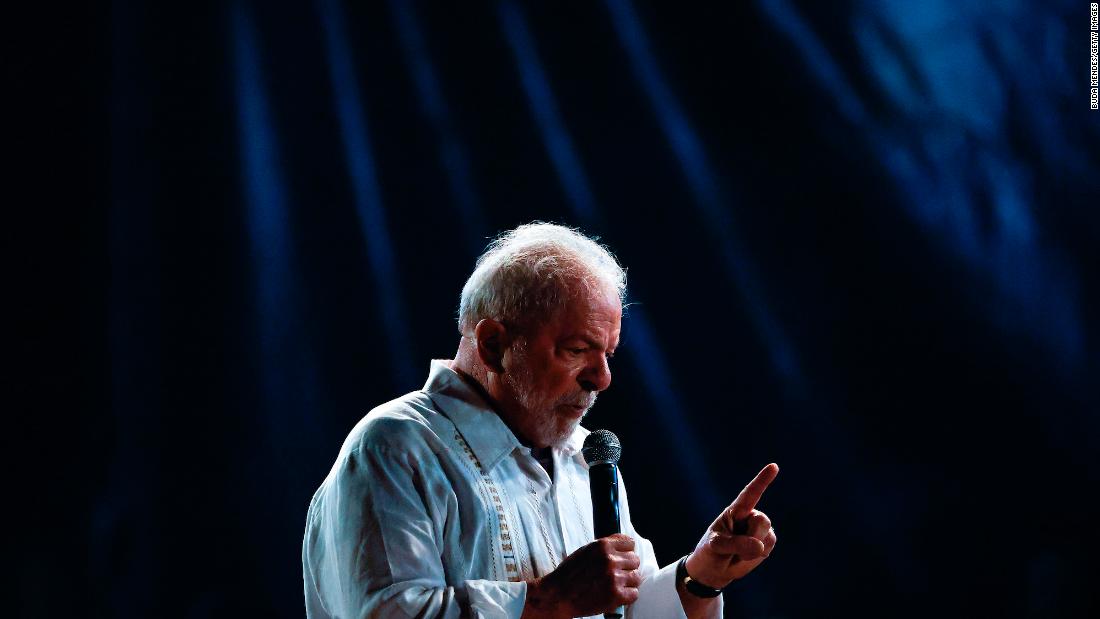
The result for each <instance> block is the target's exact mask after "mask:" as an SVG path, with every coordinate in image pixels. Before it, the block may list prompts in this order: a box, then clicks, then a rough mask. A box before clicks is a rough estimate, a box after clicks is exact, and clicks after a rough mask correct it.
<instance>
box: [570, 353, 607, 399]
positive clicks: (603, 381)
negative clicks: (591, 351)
mask: <svg viewBox="0 0 1100 619" xmlns="http://www.w3.org/2000/svg"><path fill="white" fill-rule="evenodd" d="M599 359H600V360H599V361H598V362H596V363H592V364H590V365H589V366H588V367H586V368H585V369H584V371H583V372H581V375H580V376H578V377H577V382H578V383H580V386H581V389H584V390H585V391H603V390H604V389H607V388H608V387H610V386H611V368H610V367H609V366H608V365H607V357H605V356H603V355H600V357H599Z"/></svg>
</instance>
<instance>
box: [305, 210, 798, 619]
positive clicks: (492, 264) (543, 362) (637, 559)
mask: <svg viewBox="0 0 1100 619" xmlns="http://www.w3.org/2000/svg"><path fill="white" fill-rule="evenodd" d="M625 289H626V277H625V273H624V272H623V269H622V268H621V267H620V266H619V264H618V262H617V261H616V260H615V258H614V257H613V256H612V255H611V254H610V253H608V251H607V250H606V249H604V248H603V247H602V246H600V245H598V244H597V243H595V242H594V241H592V240H590V239H588V238H586V237H585V236H583V235H581V234H579V233H578V232H576V231H573V230H570V229H568V228H565V227H562V226H557V225H552V224H543V223H535V224H530V225H525V226H520V227H519V228H517V229H515V230H512V231H510V232H508V233H506V234H504V235H502V236H501V237H500V238H498V239H497V240H496V241H494V242H493V243H492V244H491V245H490V247H489V249H488V250H487V251H486V252H485V254H483V255H482V256H481V258H480V259H479V260H478V262H477V267H476V269H475V270H474V273H473V275H471V276H470V279H469V280H468V281H467V282H466V285H465V287H464V288H463V289H462V300H461V304H460V308H459V331H460V333H461V336H462V338H461V340H460V342H459V346H458V352H457V353H456V354H455V358H454V360H453V361H433V362H432V365H431V372H430V374H429V376H428V382H427V384H425V385H424V388H423V389H421V390H420V391H414V392H412V393H410V394H408V395H406V396H404V397H401V398H398V399H396V400H393V401H392V402H388V403H386V404H383V405H382V406H379V407H378V408H375V409H374V410H372V411H371V412H370V413H369V414H368V415H367V416H366V417H365V418H363V420H362V421H361V422H360V423H359V424H358V425H356V427H355V429H353V430H352V432H351V434H350V435H349V436H348V438H347V440H346V441H345V442H344V445H343V447H342V448H341V450H340V455H339V456H338V457H337V459H336V463H335V465H333V467H332V470H331V471H330V472H329V475H328V477H327V478H326V479H325V481H324V483H322V484H321V487H320V488H319V489H318V490H317V493H316V494H315V495H314V497H313V501H312V502H311V504H310V507H309V514H308V517H307V522H306V533H305V541H304V543H303V552H302V555H303V556H302V561H303V569H304V580H305V596H306V611H307V615H308V616H310V617H344V618H353V617H355V618H357V617H547V618H559V617H562V618H564V617H580V616H594V615H599V614H601V613H604V612H610V611H613V610H614V609H615V608H616V607H618V606H620V605H627V611H626V615H627V617H628V618H631V619H640V618H642V617H655V618H656V617H660V618H662V619H663V618H667V617H685V616H686V617H720V616H721V614H722V598H721V596H720V595H719V593H720V590H721V588H722V587H725V586H726V585H727V584H729V583H730V582H731V581H733V580H736V579H738V578H741V577H742V576H744V575H745V574H747V573H748V572H750V571H752V570H753V569H754V568H755V567H756V566H757V565H759V564H760V562H761V561H763V560H764V559H765V558H766V557H767V556H768V555H769V554H770V553H771V551H772V548H773V547H774V546H775V532H774V530H773V529H772V527H771V522H770V521H769V520H768V517H767V516H766V515H764V514H763V513H762V512H760V511H757V510H756V509H755V507H756V503H757V501H758V500H759V499H760V495H761V494H762V493H763V491H764V489H765V488H766V487H767V486H768V484H769V483H771V481H772V480H773V479H775V476H776V474H777V473H778V471H779V468H778V467H777V466H776V465H774V464H769V465H768V466H767V467H765V468H764V470H762V471H761V472H760V474H759V475H757V477H756V479H754V480H753V481H752V482H750V483H749V485H748V486H746V487H745V489H744V490H743V491H742V492H741V494H740V495H739V496H738V497H737V499H736V500H734V502H733V503H732V504H731V505H730V506H729V507H728V508H726V510H724V511H723V512H722V514H720V515H719V516H718V518H717V519H716V520H715V521H714V523H713V524H712V525H711V526H710V528H709V529H708V530H707V531H706V533H705V534H704V535H703V537H702V539H701V540H700V542H699V544H698V545H697V546H696V548H695V549H694V550H693V551H692V552H691V554H689V555H688V556H687V557H685V558H684V559H682V560H680V561H679V562H677V563H673V564H670V565H668V566H665V567H664V568H658V565H657V562H656V559H655V557H654V554H653V547H652V545H651V544H650V542H649V541H648V540H646V539H645V538H643V537H641V536H640V535H638V533H637V532H636V531H635V530H634V527H633V524H632V523H631V520H630V507H629V504H628V502H627V497H626V492H625V488H623V490H622V491H621V497H620V502H621V519H622V530H623V533H622V534H619V535H612V536H609V537H604V538H601V539H594V535H593V533H592V504H591V497H590V494H589V489H588V468H587V465H586V464H585V462H584V460H583V458H582V456H581V454H580V447H581V444H582V443H583V441H584V437H585V436H586V435H587V434H588V431H587V430H585V429H584V428H582V427H581V426H580V421H581V419H582V418H583V417H584V415H585V413H587V412H588V410H589V408H591V406H592V405H593V403H595V401H596V395H597V394H598V393H599V392H600V391H603V390H604V389H607V387H608V386H609V385H610V384H611V370H610V368H609V367H608V359H609V358H610V357H611V356H612V355H613V354H614V352H615V348H616V346H618V343H619V330H620V320H621V318H622V299H623V296H624V292H625ZM620 488H622V486H620Z"/></svg>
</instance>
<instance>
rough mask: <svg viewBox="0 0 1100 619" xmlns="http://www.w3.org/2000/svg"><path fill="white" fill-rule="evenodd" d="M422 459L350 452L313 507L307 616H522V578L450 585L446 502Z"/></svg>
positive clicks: (306, 560) (305, 555) (306, 559)
mask: <svg viewBox="0 0 1100 619" xmlns="http://www.w3.org/2000/svg"><path fill="white" fill-rule="evenodd" d="M416 460H417V457H416V456H415V455H413V454H411V453H408V452H407V451H402V452H397V451H396V450H392V449H390V450H387V449H385V448H384V446H382V447H381V448H380V447H377V446H375V447H362V448H360V449H356V450H352V451H351V452H350V453H348V454H347V455H346V456H345V457H344V458H342V460H341V461H340V462H338V463H337V465H336V466H335V467H334V468H333V471H332V472H331V473H330V474H329V478H328V479H327V480H326V482H325V484H323V485H322V487H321V489H320V490H318V491H317V494H316V495H315V497H314V500H313V502H312V503H311V506H310V510H309V515H308V519H307V526H306V538H305V541H304V543H303V550H302V561H303V573H304V580H305V582H304V584H305V597H306V615H307V616H308V617H311V618H315V617H316V618H322V617H324V618H327V617H340V618H359V617H445V618H458V617H474V618H505V617H519V616H520V615H521V614H522V612H523V603H524V599H525V597H526V594H527V585H526V583H522V582H518V583H517V582H498V581H490V580H464V581H461V582H457V583H453V584H450V585H449V584H448V583H447V578H446V574H445V573H444V569H443V564H442V561H441V559H440V556H441V554H442V552H443V549H442V544H443V543H444V542H443V535H442V531H443V528H442V527H443V521H444V519H445V517H446V510H447V501H449V500H453V495H448V496H447V497H440V496H438V495H439V494H443V493H438V492H436V493H432V492H429V485H428V483H429V482H427V481H426V480H425V479H424V475H423V474H422V473H423V471H421V470H419V469H418V465H417V462H416Z"/></svg>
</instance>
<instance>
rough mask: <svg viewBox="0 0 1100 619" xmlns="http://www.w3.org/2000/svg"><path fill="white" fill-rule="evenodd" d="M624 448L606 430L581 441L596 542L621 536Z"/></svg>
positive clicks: (609, 618)
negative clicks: (621, 463) (620, 501)
mask: <svg viewBox="0 0 1100 619" xmlns="http://www.w3.org/2000/svg"><path fill="white" fill-rule="evenodd" d="M622 454H623V447H622V445H620V444H619V437H617V436H615V434H614V433H613V432H611V431H609V430H596V431H595V432H593V433H591V434H589V435H588V436H587V437H585V439H584V445H583V446H582V447H581V455H582V456H584V461H585V462H587V463H588V485H589V487H590V489H591V490H592V531H593V533H594V534H595V535H596V539H600V538H601V537H607V536H608V535H614V534H615V533H621V532H622V530H621V529H620V527H619V473H618V471H619V457H620V456H622ZM624 612H626V611H625V609H624V608H623V607H622V606H620V607H618V608H616V609H615V612H610V613H604V615H603V616H604V617H605V619H620V618H621V617H622V616H623V613H624Z"/></svg>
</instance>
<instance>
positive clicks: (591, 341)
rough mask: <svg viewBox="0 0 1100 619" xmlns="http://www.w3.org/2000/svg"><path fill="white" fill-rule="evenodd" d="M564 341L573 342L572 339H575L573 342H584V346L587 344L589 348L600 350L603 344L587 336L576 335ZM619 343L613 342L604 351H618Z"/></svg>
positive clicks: (617, 341)
mask: <svg viewBox="0 0 1100 619" xmlns="http://www.w3.org/2000/svg"><path fill="white" fill-rule="evenodd" d="M565 339H566V340H567V341H568V340H574V339H575V340H582V341H584V342H585V343H586V344H588V345H589V346H591V347H592V348H601V349H602V348H603V344H600V343H599V342H597V341H596V340H595V339H593V338H591V337H589V336H588V335H585V334H576V335H571V336H569V337H567V338H565ZM620 343H621V342H620V341H619V340H615V343H614V344H612V345H611V346H608V347H607V348H606V349H605V350H608V351H614V350H618V349H619V344H620Z"/></svg>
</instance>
